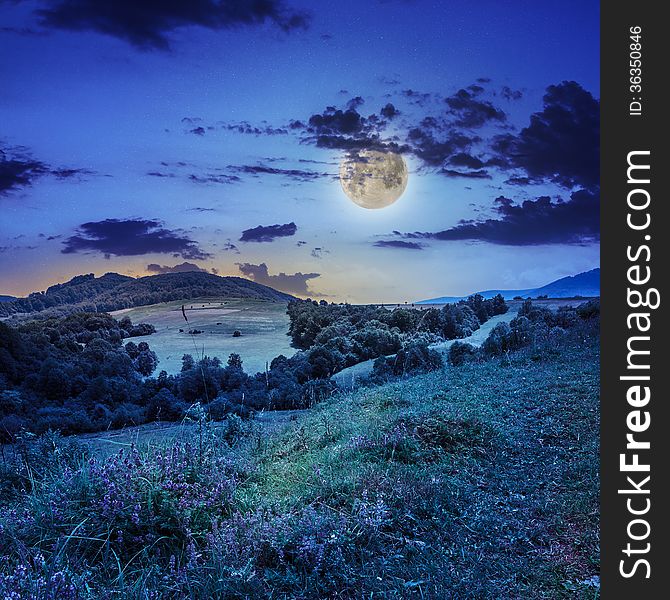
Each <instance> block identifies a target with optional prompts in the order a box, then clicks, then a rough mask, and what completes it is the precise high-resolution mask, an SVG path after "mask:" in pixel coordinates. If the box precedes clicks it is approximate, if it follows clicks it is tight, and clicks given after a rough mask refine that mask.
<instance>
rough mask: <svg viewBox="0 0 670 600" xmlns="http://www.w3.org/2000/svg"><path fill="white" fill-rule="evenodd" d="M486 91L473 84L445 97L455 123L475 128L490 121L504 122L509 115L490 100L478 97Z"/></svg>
mask: <svg viewBox="0 0 670 600" xmlns="http://www.w3.org/2000/svg"><path fill="white" fill-rule="evenodd" d="M483 92H484V88H483V87H482V86H480V85H471V86H469V87H468V88H467V89H460V90H458V91H457V92H456V93H455V94H453V95H451V96H449V97H448V98H446V99H445V102H446V103H447V105H448V106H449V108H450V113H451V115H452V116H454V117H455V119H456V120H455V123H454V124H455V125H457V126H459V127H465V128H467V129H475V128H478V127H482V126H483V125H486V124H487V123H489V122H490V121H498V122H500V123H502V122H503V121H505V120H506V119H507V115H506V114H505V113H504V112H503V111H502V110H500V109H499V108H496V107H495V106H493V104H492V103H491V102H489V101H488V100H480V99H478V97H479V96H480V95H481V94H482V93H483Z"/></svg>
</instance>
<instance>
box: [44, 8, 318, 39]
mask: <svg viewBox="0 0 670 600" xmlns="http://www.w3.org/2000/svg"><path fill="white" fill-rule="evenodd" d="M41 4H44V5H46V6H45V8H41V9H38V10H36V11H35V12H36V14H37V15H38V18H39V21H40V23H41V24H42V25H43V26H45V27H48V28H53V29H64V30H69V31H96V32H98V33H103V34H106V35H110V36H113V37H116V38H119V39H122V40H124V41H127V42H130V43H131V44H132V45H133V46H135V47H137V48H140V49H143V50H156V49H157V50H169V49H170V37H171V34H172V33H173V32H174V31H175V30H177V29H180V28H182V27H189V26H198V27H204V28H207V29H212V30H215V31H218V30H223V29H231V28H234V27H239V26H254V25H261V24H263V23H272V24H274V25H276V26H277V27H279V28H280V29H282V30H283V31H286V32H288V31H292V30H295V29H305V28H306V27H307V24H308V17H307V15H306V14H305V13H302V12H299V11H295V10H292V9H290V8H288V7H287V6H286V5H285V4H284V2H282V1H281V0H253V1H250V2H246V1H240V0H190V1H189V2H181V1H175V0H165V1H162V2H161V1H157V0H114V1H113V2H100V1H99V0H49V1H48V2H47V1H46V0H42V2H41Z"/></svg>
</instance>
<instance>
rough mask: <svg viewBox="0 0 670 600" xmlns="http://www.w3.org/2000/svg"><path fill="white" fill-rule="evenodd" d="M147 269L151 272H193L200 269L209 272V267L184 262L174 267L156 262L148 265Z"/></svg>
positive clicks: (202, 271)
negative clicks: (203, 267)
mask: <svg viewBox="0 0 670 600" xmlns="http://www.w3.org/2000/svg"><path fill="white" fill-rule="evenodd" d="M147 271H148V272H149V273H156V274H163V273H191V272H192V271H199V272H201V273H207V272H208V271H207V269H202V268H201V267H199V266H198V265H196V264H195V263H190V262H183V263H180V264H178V265H174V267H168V266H165V265H159V264H156V263H151V264H149V265H147Z"/></svg>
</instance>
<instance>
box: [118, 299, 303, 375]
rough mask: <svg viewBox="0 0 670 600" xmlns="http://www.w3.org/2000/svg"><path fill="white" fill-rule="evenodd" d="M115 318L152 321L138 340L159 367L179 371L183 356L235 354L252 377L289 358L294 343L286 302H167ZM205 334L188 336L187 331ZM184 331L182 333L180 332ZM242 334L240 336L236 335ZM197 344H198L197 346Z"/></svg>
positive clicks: (212, 300)
mask: <svg viewBox="0 0 670 600" xmlns="http://www.w3.org/2000/svg"><path fill="white" fill-rule="evenodd" d="M182 304H184V305H185V308H186V314H187V316H188V320H189V322H188V323H186V322H185V321H184V317H183V316H182V312H181V307H182ZM111 314H112V315H113V316H115V317H116V318H119V319H120V318H122V317H125V316H127V317H129V318H130V319H131V321H132V322H133V323H149V324H151V325H153V326H154V327H155V328H156V333H154V334H152V335H150V336H141V337H137V338H135V341H137V342H141V341H146V342H148V343H149V344H150V346H151V349H152V350H153V351H154V352H155V353H156V355H157V356H158V360H159V363H158V369H159V370H165V371H167V372H168V373H171V374H172V373H178V372H179V370H180V369H181V358H182V356H183V355H184V354H192V355H194V356H197V355H201V354H202V353H203V352H204V354H205V355H207V356H218V357H220V358H221V359H225V358H227V357H228V355H229V354H230V353H231V352H236V353H237V354H239V355H240V356H241V357H242V361H243V363H244V368H245V370H246V371H247V372H248V373H256V372H259V371H264V370H265V363H266V362H270V361H271V360H272V359H273V358H274V357H275V356H278V355H280V354H284V355H286V356H291V355H292V354H293V353H294V352H295V349H294V348H291V345H290V339H289V338H288V336H287V335H286V330H287V329H288V322H289V320H288V316H287V314H286V304H285V303H282V302H270V301H266V300H254V299H249V298H242V299H235V298H198V299H197V300H187V301H185V302H182V301H179V302H164V303H161V304H153V305H151V306H140V307H137V308H132V309H126V310H120V311H116V312H113V313H111ZM194 329H197V330H199V331H202V333H199V334H197V335H189V333H188V331H189V330H194ZM180 330H181V331H180ZM235 330H238V331H239V332H240V333H241V334H242V335H241V336H240V337H235V338H234V337H233V332H234V331H235ZM194 342H195V343H194Z"/></svg>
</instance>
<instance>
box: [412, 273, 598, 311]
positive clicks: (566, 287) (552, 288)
mask: <svg viewBox="0 0 670 600" xmlns="http://www.w3.org/2000/svg"><path fill="white" fill-rule="evenodd" d="M473 294H481V295H482V296H484V298H493V296H496V295H497V294H502V296H503V298H505V300H511V299H513V298H515V297H516V296H521V297H522V298H537V297H538V296H548V297H549V298H574V297H576V296H582V297H586V298H589V297H595V296H600V269H592V270H591V271H585V272H584V273H579V274H577V275H573V276H571V277H563V278H562V279H557V280H556V281H552V282H551V283H548V284H546V285H543V286H542V287H538V288H529V289H525V290H484V291H482V292H473ZM468 296H472V294H468ZM468 296H440V297H439V298H431V299H430V300H421V301H419V302H416V304H446V303H448V302H458V301H459V300H464V299H465V298H467V297H468Z"/></svg>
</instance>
